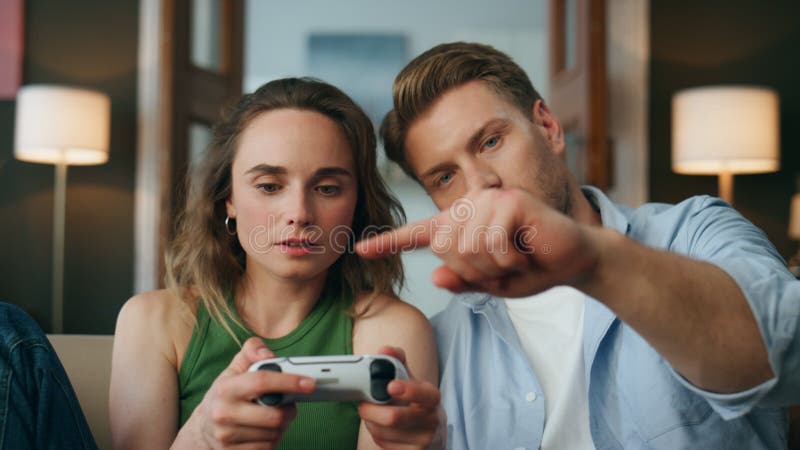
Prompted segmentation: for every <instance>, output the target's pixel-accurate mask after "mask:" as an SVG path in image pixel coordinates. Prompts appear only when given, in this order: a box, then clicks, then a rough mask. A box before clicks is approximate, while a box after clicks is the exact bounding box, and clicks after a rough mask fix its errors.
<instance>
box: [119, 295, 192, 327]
mask: <svg viewBox="0 0 800 450" xmlns="http://www.w3.org/2000/svg"><path fill="white" fill-rule="evenodd" d="M197 303H198V301H197V299H196V298H192V297H187V298H180V297H179V296H178V295H177V294H175V293H174V292H173V291H171V290H168V289H160V290H156V291H148V292H143V293H141V294H137V295H134V296H133V297H131V298H130V299H129V300H128V301H126V302H125V304H124V305H123V306H122V309H121V310H120V313H119V314H120V318H130V319H133V320H146V321H148V322H150V323H153V322H155V323H164V322H166V323H174V321H175V320H176V319H179V320H180V321H185V320H187V319H191V318H192V317H194V313H195V311H196V310H197Z"/></svg>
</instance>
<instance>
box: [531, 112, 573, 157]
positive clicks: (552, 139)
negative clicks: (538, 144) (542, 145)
mask: <svg viewBox="0 0 800 450" xmlns="http://www.w3.org/2000/svg"><path fill="white" fill-rule="evenodd" d="M531 115H532V117H533V123H534V124H535V125H538V126H539V127H541V130H540V131H541V132H542V134H543V136H544V138H545V140H546V141H547V142H548V143H549V144H550V149H551V150H552V151H553V152H554V153H555V154H556V155H559V156H561V155H563V154H564V148H565V144H564V129H563V128H562V127H561V123H559V121H558V119H556V116H554V115H553V113H552V112H550V108H548V107H547V105H546V104H545V103H544V100H542V99H539V100H536V101H535V102H534V103H533V111H532V114H531Z"/></svg>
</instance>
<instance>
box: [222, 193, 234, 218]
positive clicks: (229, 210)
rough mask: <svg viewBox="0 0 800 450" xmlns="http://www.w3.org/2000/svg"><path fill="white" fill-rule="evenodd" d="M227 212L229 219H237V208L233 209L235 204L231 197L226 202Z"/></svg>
mask: <svg viewBox="0 0 800 450" xmlns="http://www.w3.org/2000/svg"><path fill="white" fill-rule="evenodd" d="M225 211H226V213H227V214H228V217H230V218H231V219H235V218H236V208H234V207H233V202H232V201H231V197H228V199H227V200H225Z"/></svg>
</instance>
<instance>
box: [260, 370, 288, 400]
mask: <svg viewBox="0 0 800 450" xmlns="http://www.w3.org/2000/svg"><path fill="white" fill-rule="evenodd" d="M258 370H269V371H271V372H283V370H281V366H279V365H277V364H275V363H269V364H262V365H260V366H258ZM260 400H261V403H263V404H265V405H268V406H277V405H279V404H280V403H281V401H282V400H283V394H264V395H262V396H261V398H260Z"/></svg>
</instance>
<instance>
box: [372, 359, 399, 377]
mask: <svg viewBox="0 0 800 450" xmlns="http://www.w3.org/2000/svg"><path fill="white" fill-rule="evenodd" d="M369 374H370V377H371V378H373V379H375V378H378V379H382V380H394V377H395V369H394V364H392V363H391V362H390V361H387V360H385V359H376V360H375V361H372V363H370V365H369Z"/></svg>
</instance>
